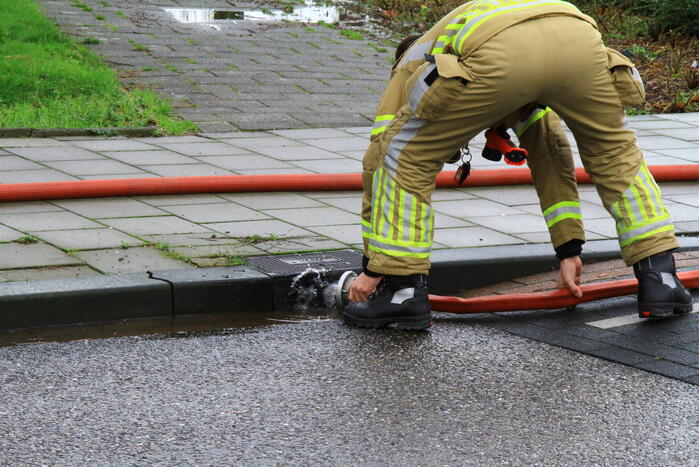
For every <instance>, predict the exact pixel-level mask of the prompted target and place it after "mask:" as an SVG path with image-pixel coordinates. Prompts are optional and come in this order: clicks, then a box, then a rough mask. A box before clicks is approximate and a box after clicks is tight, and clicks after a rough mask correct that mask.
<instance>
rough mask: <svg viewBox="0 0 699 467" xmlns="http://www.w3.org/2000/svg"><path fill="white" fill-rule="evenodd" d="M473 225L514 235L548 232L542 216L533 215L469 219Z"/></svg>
mask: <svg viewBox="0 0 699 467" xmlns="http://www.w3.org/2000/svg"><path fill="white" fill-rule="evenodd" d="M471 222H473V223H474V224H478V225H481V226H483V227H487V228H489V229H492V230H496V231H498V232H502V233H505V234H510V235H514V234H517V233H532V232H548V229H547V227H546V221H544V218H543V217H542V216H540V215H539V216H535V215H533V214H508V215H502V214H500V215H496V216H482V217H474V218H471Z"/></svg>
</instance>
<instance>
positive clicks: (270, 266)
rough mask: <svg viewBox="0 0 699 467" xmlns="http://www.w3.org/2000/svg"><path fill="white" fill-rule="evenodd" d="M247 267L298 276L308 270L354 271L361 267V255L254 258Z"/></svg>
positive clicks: (327, 253)
mask: <svg viewBox="0 0 699 467" xmlns="http://www.w3.org/2000/svg"><path fill="white" fill-rule="evenodd" d="M247 265H248V266H250V267H252V268H254V269H256V270H258V271H260V272H263V273H267V274H299V273H302V272H304V271H305V270H306V269H308V268H309V267H310V268H323V269H328V270H335V269H356V268H360V267H361V266H362V253H361V252H360V251H357V250H338V251H324V252H322V253H302V254H297V255H283V256H255V257H252V258H248V261H247Z"/></svg>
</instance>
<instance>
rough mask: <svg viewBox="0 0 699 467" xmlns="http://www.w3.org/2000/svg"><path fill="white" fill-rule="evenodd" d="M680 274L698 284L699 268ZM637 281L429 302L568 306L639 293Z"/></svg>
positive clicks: (439, 306)
mask: <svg viewBox="0 0 699 467" xmlns="http://www.w3.org/2000/svg"><path fill="white" fill-rule="evenodd" d="M677 276H678V277H679V278H680V280H681V281H682V283H683V284H684V286H685V287H687V288H688V289H696V288H699V271H688V272H681V273H679V274H677ZM637 285H638V282H637V281H636V279H625V280H620V281H610V282H599V283H595V284H587V285H583V286H581V288H582V292H583V295H582V297H580V298H576V297H574V296H573V295H572V294H571V293H570V291H569V290H568V289H557V290H554V291H551V292H539V293H519V294H510V295H486V296H483V297H475V298H459V297H443V296H440V295H430V305H431V307H432V309H433V310H434V311H445V312H448V313H458V314H471V313H493V312H496V311H521V310H539V309H555V308H566V307H569V306H573V305H577V304H578V303H585V302H592V301H595V300H602V299H604V298H611V297H619V296H622V295H631V294H633V293H636V287H637Z"/></svg>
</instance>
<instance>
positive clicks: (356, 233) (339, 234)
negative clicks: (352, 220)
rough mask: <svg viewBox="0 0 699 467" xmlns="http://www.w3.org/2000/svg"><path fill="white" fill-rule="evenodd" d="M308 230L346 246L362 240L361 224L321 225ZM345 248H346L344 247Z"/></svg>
mask: <svg viewBox="0 0 699 467" xmlns="http://www.w3.org/2000/svg"><path fill="white" fill-rule="evenodd" d="M308 230H311V231H313V232H316V233H319V234H320V235H322V236H324V237H327V238H332V239H335V240H337V241H339V242H341V243H343V244H344V245H352V244H354V243H356V242H357V239H358V238H361V234H362V233H361V232H362V228H361V224H350V225H321V226H314V227H308ZM343 248H344V246H343Z"/></svg>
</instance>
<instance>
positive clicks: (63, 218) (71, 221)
mask: <svg viewBox="0 0 699 467" xmlns="http://www.w3.org/2000/svg"><path fill="white" fill-rule="evenodd" d="M0 223H2V224H5V225H7V226H10V227H12V228H15V229H17V230H21V231H23V232H40V231H45V230H67V229H90V228H99V227H104V226H103V225H102V224H99V223H97V222H94V221H91V220H89V219H86V218H84V217H82V216H79V215H77V214H73V213H72V212H65V211H61V212H46V213H42V215H41V216H37V215H36V214H34V213H17V214H2V215H0Z"/></svg>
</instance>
